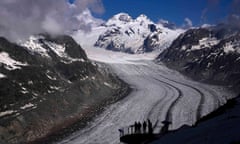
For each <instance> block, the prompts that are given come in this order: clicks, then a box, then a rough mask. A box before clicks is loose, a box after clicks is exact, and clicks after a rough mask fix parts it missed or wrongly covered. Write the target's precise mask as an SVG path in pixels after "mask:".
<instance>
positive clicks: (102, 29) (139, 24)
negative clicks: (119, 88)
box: [73, 13, 183, 54]
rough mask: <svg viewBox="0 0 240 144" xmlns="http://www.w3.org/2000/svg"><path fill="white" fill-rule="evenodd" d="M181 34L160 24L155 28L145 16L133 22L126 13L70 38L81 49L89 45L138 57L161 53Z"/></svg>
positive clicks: (179, 31)
mask: <svg viewBox="0 0 240 144" xmlns="http://www.w3.org/2000/svg"><path fill="white" fill-rule="evenodd" d="M89 15H91V14H90V13H89ZM88 18H91V16H88ZM88 21H94V20H88ZM182 32H183V30H180V29H171V28H169V27H167V26H164V25H163V24H162V23H161V24H155V23H154V22H152V21H151V20H150V19H149V18H148V17H147V16H146V15H140V16H139V17H137V18H136V19H133V18H132V17H131V16H129V15H128V14H126V13H119V14H116V15H114V16H113V17H112V18H110V19H109V20H108V21H107V22H105V23H102V24H101V25H99V26H94V27H92V31H91V32H88V33H86V32H83V31H82V30H78V31H76V32H75V33H74V34H73V35H74V38H75V39H76V40H77V41H80V43H81V44H83V45H84V44H85V43H88V45H89V43H90V44H92V45H91V46H95V47H100V48H104V49H107V50H112V51H120V52H126V53H131V54H135V53H137V54H139V53H145V52H152V51H155V50H158V51H162V50H163V49H165V48H167V47H168V46H169V45H170V44H171V42H172V41H173V40H174V39H175V38H176V37H177V36H178V35H179V34H180V33H182ZM83 36H84V37H85V38H84V37H83Z"/></svg>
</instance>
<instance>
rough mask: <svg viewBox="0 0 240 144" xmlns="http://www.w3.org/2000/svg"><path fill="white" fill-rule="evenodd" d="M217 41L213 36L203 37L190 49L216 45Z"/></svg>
mask: <svg viewBox="0 0 240 144" xmlns="http://www.w3.org/2000/svg"><path fill="white" fill-rule="evenodd" d="M218 43H219V40H217V39H216V38H215V37H205V38H202V39H201V40H199V44H198V45H192V48H191V50H200V49H204V48H211V47H212V46H214V45H217V44H218Z"/></svg>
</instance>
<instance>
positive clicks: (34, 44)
mask: <svg viewBox="0 0 240 144" xmlns="http://www.w3.org/2000/svg"><path fill="white" fill-rule="evenodd" d="M40 38H42V37H41V36H30V38H29V39H28V40H27V41H26V42H24V43H21V44H20V45H21V46H23V47H26V48H27V49H28V50H29V51H30V52H32V53H37V54H40V55H41V56H44V57H50V56H49V55H48V51H47V50H46V49H45V48H44V47H43V46H42V44H41V43H40V42H39V39H40Z"/></svg>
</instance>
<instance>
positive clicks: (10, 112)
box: [0, 110, 17, 117]
mask: <svg viewBox="0 0 240 144" xmlns="http://www.w3.org/2000/svg"><path fill="white" fill-rule="evenodd" d="M15 112H17V111H14V110H7V111H4V112H0V117H3V116H6V115H11V114H13V113H15Z"/></svg>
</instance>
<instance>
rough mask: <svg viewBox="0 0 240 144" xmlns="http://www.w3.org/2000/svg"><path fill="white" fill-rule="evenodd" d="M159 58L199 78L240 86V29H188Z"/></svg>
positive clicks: (168, 64) (225, 27) (221, 26)
mask: <svg viewBox="0 0 240 144" xmlns="http://www.w3.org/2000/svg"><path fill="white" fill-rule="evenodd" d="M157 60H158V61H162V62H163V63H165V64H166V65H167V66H169V67H171V68H174V69H176V70H178V71H181V72H183V73H185V74H187V75H189V76H191V77H192V78H194V79H197V80H201V81H208V82H211V83H215V84H223V85H231V86H238V87H239V86H240V69H239V66H240V33H239V30H237V29H233V28H231V27H228V26H226V25H218V26H214V27H207V28H197V29H191V30H188V31H187V32H185V33H184V34H181V35H180V36H179V37H178V38H177V39H176V40H175V41H174V42H173V43H172V45H171V46H170V47H169V48H168V49H167V50H165V51H164V52H163V53H162V54H160V55H159V57H158V58H157Z"/></svg>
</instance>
